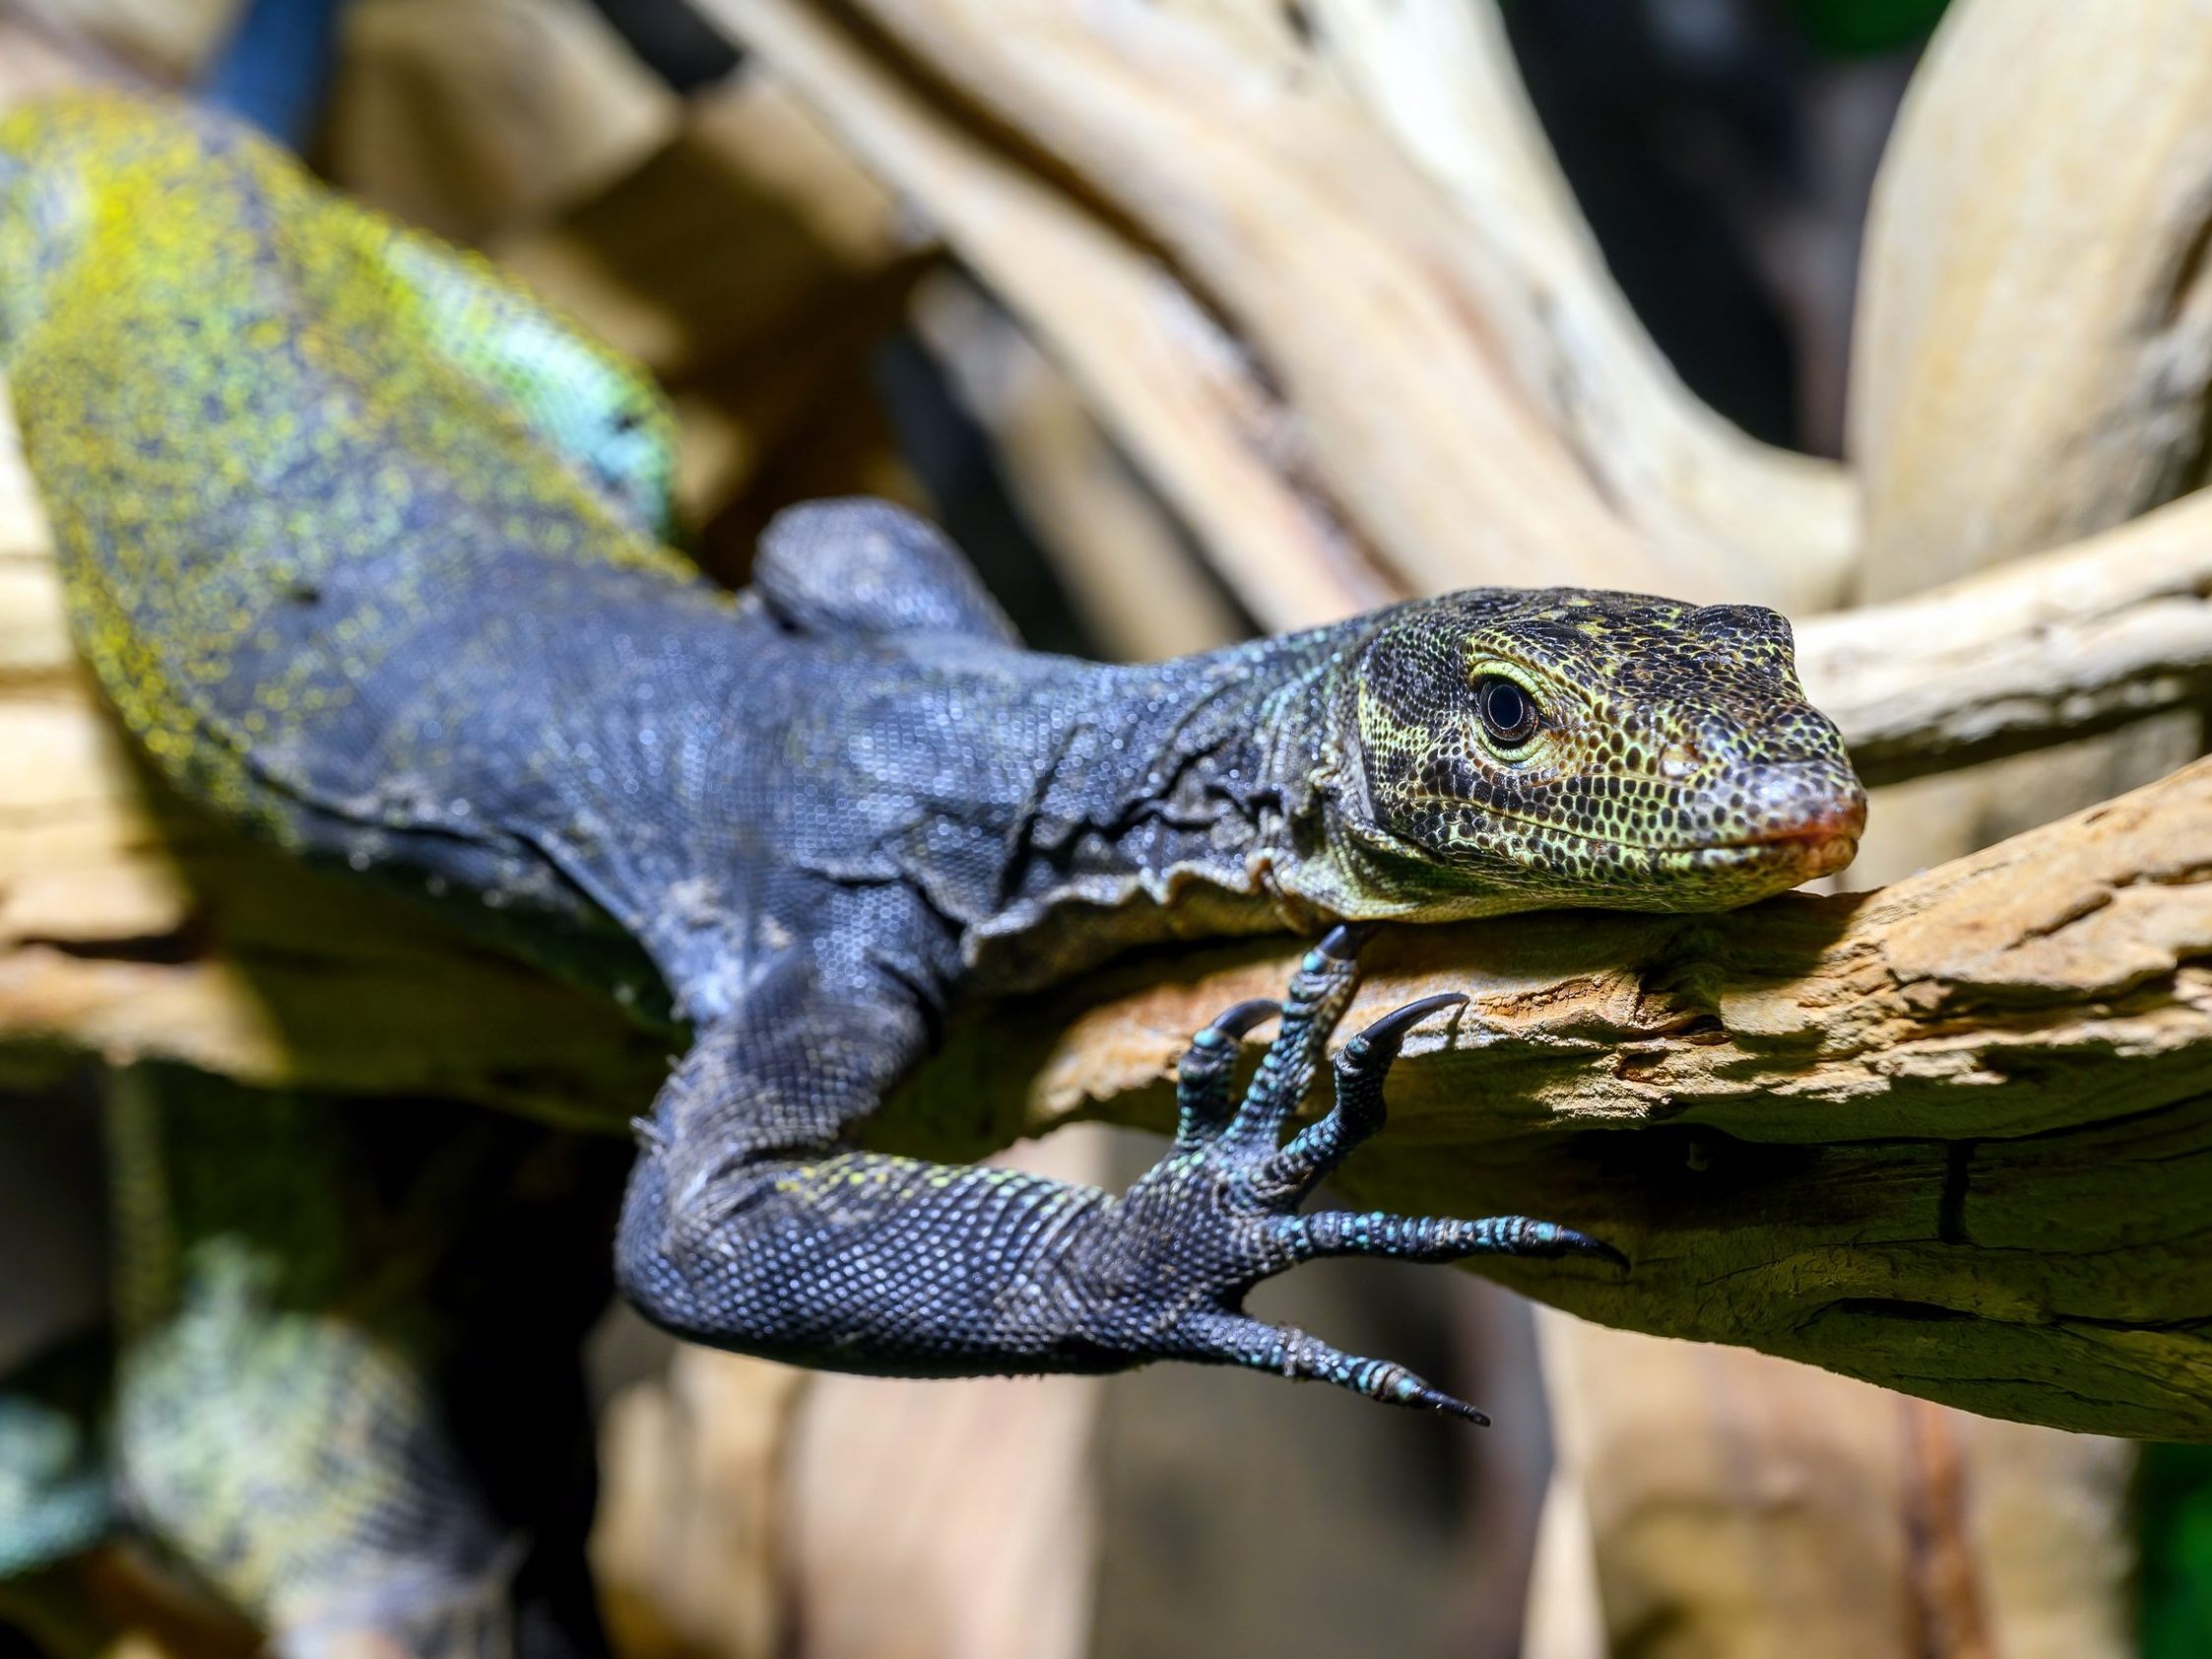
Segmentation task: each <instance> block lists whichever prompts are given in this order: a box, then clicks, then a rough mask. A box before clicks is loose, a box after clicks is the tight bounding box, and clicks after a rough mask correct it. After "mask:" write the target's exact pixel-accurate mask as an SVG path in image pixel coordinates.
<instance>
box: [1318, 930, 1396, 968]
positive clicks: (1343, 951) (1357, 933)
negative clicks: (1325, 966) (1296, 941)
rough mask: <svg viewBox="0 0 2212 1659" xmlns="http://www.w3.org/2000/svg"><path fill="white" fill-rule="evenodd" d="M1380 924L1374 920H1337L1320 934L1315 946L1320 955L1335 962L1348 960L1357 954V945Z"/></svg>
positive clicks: (1364, 941) (1368, 937)
mask: <svg viewBox="0 0 2212 1659" xmlns="http://www.w3.org/2000/svg"><path fill="white" fill-rule="evenodd" d="M1380 925H1381V924H1380V923H1375V922H1339V923H1337V924H1336V925H1335V926H1334V927H1332V928H1330V929H1329V931H1328V932H1326V933H1324V934H1322V936H1321V943H1320V944H1319V945H1317V946H1315V948H1316V949H1317V950H1319V951H1320V952H1321V953H1322V955H1324V956H1326V957H1329V958H1331V959H1332V960H1334V961H1337V962H1349V961H1351V960H1352V958H1354V957H1355V956H1357V955H1358V954H1359V947H1360V946H1361V945H1363V944H1365V943H1366V942H1367V941H1368V940H1369V939H1371V938H1373V937H1374V936H1375V932H1376V929H1377V928H1378V927H1379V926H1380Z"/></svg>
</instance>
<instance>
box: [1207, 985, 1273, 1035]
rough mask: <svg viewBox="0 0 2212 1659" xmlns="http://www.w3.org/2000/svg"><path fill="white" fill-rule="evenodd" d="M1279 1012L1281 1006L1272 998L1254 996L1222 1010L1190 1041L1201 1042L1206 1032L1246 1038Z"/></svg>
mask: <svg viewBox="0 0 2212 1659" xmlns="http://www.w3.org/2000/svg"><path fill="white" fill-rule="evenodd" d="M1281 1012H1282V1004H1281V1003H1280V1002H1277V1001H1276V1000H1275V999H1274V998H1273V997H1271V996H1255V997H1253V998H1252V999H1251V1000H1250V1001H1247V1002H1239V1003H1237V1004H1236V1005H1235V1006H1234V1007H1231V1008H1224V1009H1222V1010H1221V1011H1220V1012H1219V1013H1218V1014H1215V1015H1214V1016H1213V1018H1212V1020H1211V1021H1209V1022H1208V1023H1207V1025H1206V1028H1205V1031H1202V1032H1200V1033H1199V1034H1198V1036H1197V1037H1196V1038H1194V1039H1192V1041H1194V1042H1200V1041H1203V1040H1204V1037H1205V1033H1206V1031H1217V1032H1219V1033H1221V1035H1222V1036H1224V1037H1247V1036H1250V1035H1251V1033H1252V1030H1253V1028H1254V1027H1255V1026H1262V1025H1266V1024H1267V1023H1268V1022H1269V1020H1271V1019H1273V1018H1274V1017H1275V1016H1276V1015H1277V1014H1279V1013H1281Z"/></svg>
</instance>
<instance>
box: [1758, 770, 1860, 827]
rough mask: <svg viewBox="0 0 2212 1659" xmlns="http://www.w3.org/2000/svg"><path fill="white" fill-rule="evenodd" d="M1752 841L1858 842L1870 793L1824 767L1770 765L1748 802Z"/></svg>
mask: <svg viewBox="0 0 2212 1659" xmlns="http://www.w3.org/2000/svg"><path fill="white" fill-rule="evenodd" d="M1747 804H1748V806H1749V808H1750V810H1749V816H1750V819H1751V832H1752V833H1751V836H1750V838H1749V839H1751V840H1753V841H1836V840H1848V841H1856V840H1857V839H1858V837H1859V834H1860V833H1861V832H1862V831H1863V830H1864V829H1865V828H1866V796H1865V794H1864V792H1862V791H1861V790H1859V789H1858V788H1857V787H1856V786H1855V785H1848V786H1847V785H1845V784H1843V783H1842V782H1841V781H1840V780H1839V779H1838V778H1837V776H1836V774H1835V771H1834V770H1833V769H1832V768H1830V767H1825V766H1771V767H1768V768H1766V769H1764V770H1763V771H1761V772H1760V774H1759V776H1758V778H1757V779H1756V780H1755V781H1754V783H1753V784H1752V787H1751V790H1750V792H1749V800H1748V802H1747Z"/></svg>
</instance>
